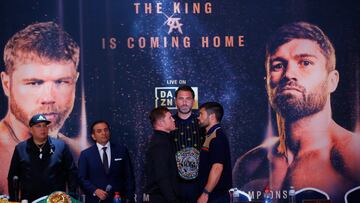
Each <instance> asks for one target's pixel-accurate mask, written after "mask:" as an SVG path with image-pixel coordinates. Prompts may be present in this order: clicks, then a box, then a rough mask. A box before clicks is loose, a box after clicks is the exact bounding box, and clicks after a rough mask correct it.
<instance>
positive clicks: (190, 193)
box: [178, 180, 200, 203]
mask: <svg viewBox="0 0 360 203" xmlns="http://www.w3.org/2000/svg"><path fill="white" fill-rule="evenodd" d="M178 188H179V196H180V198H181V202H182V203H196V201H197V199H198V198H199V196H200V194H199V192H198V190H199V189H198V183H197V182H196V181H185V180H181V181H180V182H179V184H178Z"/></svg>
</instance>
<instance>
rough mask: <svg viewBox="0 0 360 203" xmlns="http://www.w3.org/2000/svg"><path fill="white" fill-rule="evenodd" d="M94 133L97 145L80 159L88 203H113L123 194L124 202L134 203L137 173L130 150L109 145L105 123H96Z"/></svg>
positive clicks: (107, 127)
mask: <svg viewBox="0 0 360 203" xmlns="http://www.w3.org/2000/svg"><path fill="white" fill-rule="evenodd" d="M91 132H92V133H91V136H92V138H93V139H94V140H95V142H96V144H94V145H93V146H91V147H89V148H88V149H85V150H84V151H82V152H81V154H80V158H79V177H80V184H81V187H82V189H83V190H84V192H85V194H86V202H89V203H98V202H99V201H102V202H108V203H111V202H112V201H113V197H114V192H120V195H121V197H122V199H125V201H124V202H134V193H135V182H134V173H133V169H132V164H131V161H130V156H129V152H128V150H127V148H126V147H123V146H117V145H115V144H112V143H110V141H109V140H110V129H109V124H108V123H107V122H106V121H102V120H100V121H96V122H94V123H93V124H92V126H91Z"/></svg>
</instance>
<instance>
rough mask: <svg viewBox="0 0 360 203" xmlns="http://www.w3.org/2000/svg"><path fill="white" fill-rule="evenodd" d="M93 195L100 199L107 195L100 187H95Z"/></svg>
mask: <svg viewBox="0 0 360 203" xmlns="http://www.w3.org/2000/svg"><path fill="white" fill-rule="evenodd" d="M95 195H96V196H97V197H98V198H99V199H100V200H105V199H106V198H107V196H108V193H107V192H105V191H104V190H102V189H96V190H95Z"/></svg>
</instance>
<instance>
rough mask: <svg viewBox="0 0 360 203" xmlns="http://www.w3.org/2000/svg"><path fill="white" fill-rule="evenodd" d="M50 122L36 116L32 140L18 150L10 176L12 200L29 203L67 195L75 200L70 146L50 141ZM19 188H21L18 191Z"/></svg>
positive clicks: (16, 149)
mask: <svg viewBox="0 0 360 203" xmlns="http://www.w3.org/2000/svg"><path fill="white" fill-rule="evenodd" d="M49 124H50V121H49V120H47V119H46V117H45V116H44V115H42V114H37V115H35V116H33V117H32V118H31V120H30V121H29V127H30V133H31V135H32V136H31V137H30V138H29V139H27V140H25V141H23V142H20V143H19V144H18V145H16V147H15V151H14V153H13V156H12V160H11V165H10V170H9V174H8V187H9V193H10V200H15V201H17V200H19V199H18V197H19V190H20V194H21V197H20V199H21V200H23V199H26V200H28V201H29V202H31V201H33V200H35V199H37V198H39V197H42V196H45V195H49V194H50V193H52V192H54V191H65V190H66V185H67V186H68V188H69V194H70V195H72V196H74V197H75V196H76V194H75V192H76V182H77V181H76V180H77V168H76V166H75V164H74V162H73V157H72V155H71V153H70V151H69V148H68V146H67V145H66V144H65V143H64V142H63V141H61V140H59V139H54V138H51V137H49V135H48V132H49V128H48V125H49ZM19 185H20V188H19Z"/></svg>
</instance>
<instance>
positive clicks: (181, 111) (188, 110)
mask: <svg viewBox="0 0 360 203" xmlns="http://www.w3.org/2000/svg"><path fill="white" fill-rule="evenodd" d="M185 107H186V108H184V107H180V108H178V111H179V112H180V113H182V114H188V113H190V112H191V107H188V106H185Z"/></svg>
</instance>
